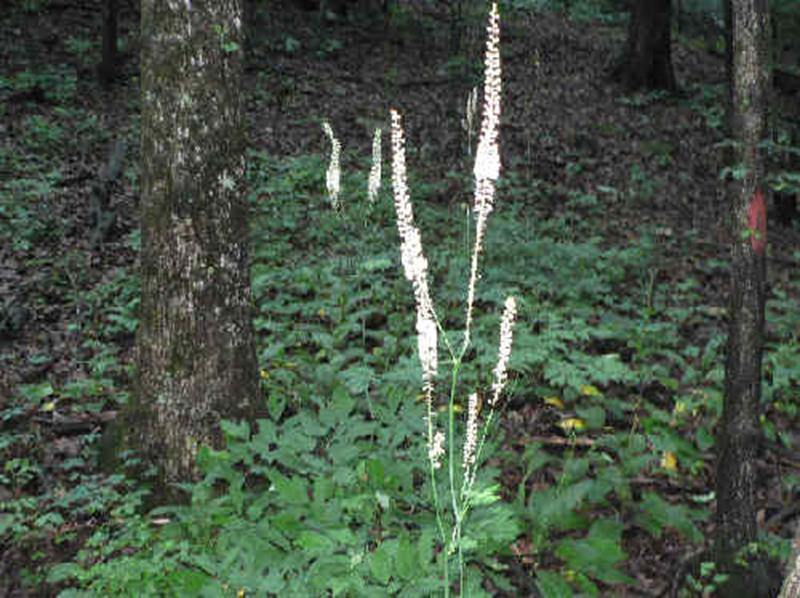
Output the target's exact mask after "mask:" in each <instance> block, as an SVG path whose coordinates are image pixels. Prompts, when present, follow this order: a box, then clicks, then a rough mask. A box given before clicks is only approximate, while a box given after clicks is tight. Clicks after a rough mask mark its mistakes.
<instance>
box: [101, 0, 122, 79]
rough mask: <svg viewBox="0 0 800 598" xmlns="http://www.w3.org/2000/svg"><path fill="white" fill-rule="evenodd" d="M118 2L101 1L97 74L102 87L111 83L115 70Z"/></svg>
mask: <svg viewBox="0 0 800 598" xmlns="http://www.w3.org/2000/svg"><path fill="white" fill-rule="evenodd" d="M118 13H119V0H103V40H102V41H103V48H102V59H101V62H100V67H99V68H98V72H99V74H100V82H101V83H102V84H103V85H108V84H109V83H111V81H112V79H113V78H114V75H115V74H116V70H117V18H118Z"/></svg>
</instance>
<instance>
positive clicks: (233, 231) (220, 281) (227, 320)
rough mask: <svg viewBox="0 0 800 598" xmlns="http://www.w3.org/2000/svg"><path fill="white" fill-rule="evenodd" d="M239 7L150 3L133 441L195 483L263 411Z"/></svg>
mask: <svg viewBox="0 0 800 598" xmlns="http://www.w3.org/2000/svg"><path fill="white" fill-rule="evenodd" d="M242 9H243V7H242V0H193V1H192V2H186V1H174V0H170V1H166V2H165V1H163V0H142V6H141V13H142V22H141V31H142V57H141V58H142V60H141V73H142V74H141V86H142V89H141V97H142V114H141V116H142V118H141V171H142V184H141V188H142V198H141V224H142V255H141V278H142V301H141V307H140V327H139V331H138V336H137V356H136V366H137V383H136V388H135V393H134V394H135V396H134V398H133V400H132V401H131V404H130V405H129V406H128V408H127V410H126V413H125V415H124V418H123V421H124V427H125V433H124V435H123V436H124V442H125V444H126V445H128V446H129V447H130V448H134V449H137V450H139V451H141V452H142V453H143V454H144V455H145V456H146V457H147V459H149V460H151V462H154V463H156V464H157V465H158V466H159V470H160V479H161V480H162V482H164V483H165V484H169V483H172V482H177V481H187V480H191V479H194V478H196V477H197V473H198V472H197V469H196V466H195V457H196V452H197V449H198V447H199V446H201V445H203V444H210V445H214V446H218V445H219V443H220V440H221V433H220V427H219V423H220V419H221V418H231V419H239V418H252V417H254V416H255V415H256V414H257V413H258V411H259V400H258V369H257V365H256V359H255V349H254V340H253V332H252V321H251V315H252V314H251V308H252V303H251V297H250V285H249V274H248V252H247V247H246V239H247V238H248V235H247V211H248V210H247V203H246V200H245V198H244V195H243V189H244V158H243V156H244V146H245V136H244V129H243V121H242V98H241V86H240V82H241V77H242V47H243V30H242V21H241V19H242Z"/></svg>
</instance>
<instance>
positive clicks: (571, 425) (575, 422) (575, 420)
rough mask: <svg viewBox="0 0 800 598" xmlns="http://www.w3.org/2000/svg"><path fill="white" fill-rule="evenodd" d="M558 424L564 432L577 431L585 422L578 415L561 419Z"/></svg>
mask: <svg viewBox="0 0 800 598" xmlns="http://www.w3.org/2000/svg"><path fill="white" fill-rule="evenodd" d="M558 425H559V426H561V429H562V430H564V431H565V432H579V431H581V430H583V429H584V428H585V427H586V422H585V421H583V420H582V419H581V418H580V417H567V418H564V419H562V420H561V421H560V422H559V423H558Z"/></svg>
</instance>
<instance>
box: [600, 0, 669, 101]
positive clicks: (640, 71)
mask: <svg viewBox="0 0 800 598" xmlns="http://www.w3.org/2000/svg"><path fill="white" fill-rule="evenodd" d="M671 27H672V6H671V3H670V0H634V1H633V6H632V8H631V17H630V24H629V26H628V41H627V44H626V48H625V54H624V56H623V58H622V61H621V63H620V64H619V66H618V67H617V69H616V72H615V77H616V78H617V79H618V80H619V81H621V82H622V84H623V85H625V87H627V88H628V89H639V88H641V87H647V88H649V89H665V90H667V91H673V90H674V89H675V75H674V72H673V69H672V47H671V46H672V32H671Z"/></svg>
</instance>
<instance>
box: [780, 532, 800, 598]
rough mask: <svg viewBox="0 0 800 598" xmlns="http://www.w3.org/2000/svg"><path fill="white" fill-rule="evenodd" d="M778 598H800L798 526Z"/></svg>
mask: <svg viewBox="0 0 800 598" xmlns="http://www.w3.org/2000/svg"><path fill="white" fill-rule="evenodd" d="M778 598H800V526H798V528H797V531H796V532H795V536H794V542H793V543H792V556H791V558H790V559H789V564H788V566H787V570H786V578H785V579H784V580H783V587H782V588H781V593H780V595H779V596H778Z"/></svg>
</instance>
